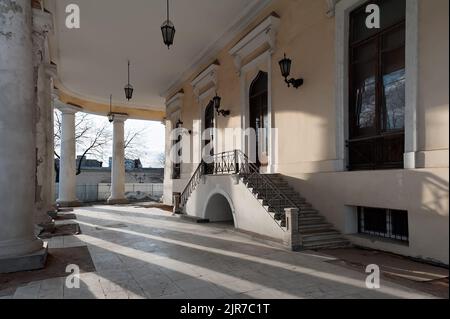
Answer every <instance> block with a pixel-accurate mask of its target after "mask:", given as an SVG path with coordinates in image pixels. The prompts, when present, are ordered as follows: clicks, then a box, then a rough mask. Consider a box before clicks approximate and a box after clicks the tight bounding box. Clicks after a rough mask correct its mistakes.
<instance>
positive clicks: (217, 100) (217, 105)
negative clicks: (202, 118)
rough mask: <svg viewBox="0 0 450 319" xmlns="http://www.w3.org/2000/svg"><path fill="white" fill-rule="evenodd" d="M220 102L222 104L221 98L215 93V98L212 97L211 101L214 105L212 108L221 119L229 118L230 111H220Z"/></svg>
mask: <svg viewBox="0 0 450 319" xmlns="http://www.w3.org/2000/svg"><path fill="white" fill-rule="evenodd" d="M221 102H222V98H221V97H220V96H218V95H217V93H216V96H215V97H213V99H212V103H213V105H214V108H215V109H216V112H217V114H218V115H219V116H220V115H222V116H223V117H227V116H230V113H231V112H230V111H228V110H221V109H220V104H221Z"/></svg>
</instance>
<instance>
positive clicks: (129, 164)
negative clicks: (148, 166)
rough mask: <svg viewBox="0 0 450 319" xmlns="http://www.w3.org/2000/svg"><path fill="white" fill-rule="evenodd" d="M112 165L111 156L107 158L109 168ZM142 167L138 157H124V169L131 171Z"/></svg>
mask: <svg viewBox="0 0 450 319" xmlns="http://www.w3.org/2000/svg"><path fill="white" fill-rule="evenodd" d="M111 167H112V157H110V158H109V168H111ZM140 168H143V166H142V163H141V160H140V159H134V160H132V159H128V158H126V159H125V170H127V171H131V170H134V169H140Z"/></svg>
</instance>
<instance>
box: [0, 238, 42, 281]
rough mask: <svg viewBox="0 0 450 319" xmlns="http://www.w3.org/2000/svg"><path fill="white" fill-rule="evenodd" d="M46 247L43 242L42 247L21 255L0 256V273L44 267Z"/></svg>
mask: <svg viewBox="0 0 450 319" xmlns="http://www.w3.org/2000/svg"><path fill="white" fill-rule="evenodd" d="M47 255H48V247H47V244H46V243H45V244H44V246H43V247H42V249H40V250H38V251H36V252H34V253H29V254H25V255H22V256H8V257H0V274H9V273H14V272H20V271H30V270H38V269H42V268H44V267H45V263H46V262H47Z"/></svg>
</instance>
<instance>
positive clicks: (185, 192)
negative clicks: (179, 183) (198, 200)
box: [180, 161, 205, 207]
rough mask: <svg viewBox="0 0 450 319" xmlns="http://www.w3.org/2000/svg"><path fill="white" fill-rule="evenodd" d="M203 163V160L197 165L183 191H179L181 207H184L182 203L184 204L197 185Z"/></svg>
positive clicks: (201, 173)
mask: <svg viewBox="0 0 450 319" xmlns="http://www.w3.org/2000/svg"><path fill="white" fill-rule="evenodd" d="M204 165H205V162H203V161H202V162H201V163H200V164H199V165H198V167H197V169H196V170H195V172H194V174H193V175H192V177H191V179H190V180H189V182H188V183H187V185H186V187H185V188H184V190H183V192H182V193H181V197H180V206H181V207H184V205H186V203H187V201H188V199H189V197H190V196H191V195H192V193H193V192H194V190H195V188H196V187H197V185H198V183H199V181H200V178H201V177H202V176H203V174H204V171H203V168H204ZM194 183H195V184H194Z"/></svg>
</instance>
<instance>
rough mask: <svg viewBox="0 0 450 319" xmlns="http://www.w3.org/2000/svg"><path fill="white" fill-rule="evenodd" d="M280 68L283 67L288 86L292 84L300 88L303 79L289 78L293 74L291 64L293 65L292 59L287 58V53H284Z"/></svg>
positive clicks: (283, 74) (282, 72) (282, 70)
mask: <svg viewBox="0 0 450 319" xmlns="http://www.w3.org/2000/svg"><path fill="white" fill-rule="evenodd" d="M279 64H280V69H281V75H282V76H283V77H284V81H285V82H286V83H287V85H288V87H291V85H292V86H293V87H294V88H296V89H298V88H299V87H301V86H302V85H303V82H304V81H303V79H294V78H291V79H288V77H289V76H290V75H291V66H292V60H291V59H288V58H286V54H284V58H283V59H282V60H280V62H279Z"/></svg>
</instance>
